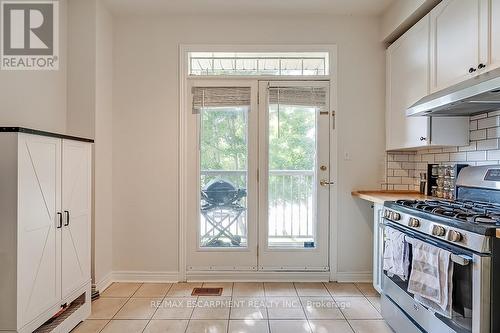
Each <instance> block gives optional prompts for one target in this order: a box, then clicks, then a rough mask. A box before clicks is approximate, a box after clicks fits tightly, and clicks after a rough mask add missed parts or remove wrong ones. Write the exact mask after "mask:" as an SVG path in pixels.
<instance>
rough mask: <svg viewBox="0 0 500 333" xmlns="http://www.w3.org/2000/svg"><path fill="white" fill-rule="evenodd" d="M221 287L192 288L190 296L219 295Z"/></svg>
mask: <svg viewBox="0 0 500 333" xmlns="http://www.w3.org/2000/svg"><path fill="white" fill-rule="evenodd" d="M220 295H222V288H194V289H193V292H192V293H191V296H220Z"/></svg>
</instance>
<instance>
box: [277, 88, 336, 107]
mask: <svg viewBox="0 0 500 333" xmlns="http://www.w3.org/2000/svg"><path fill="white" fill-rule="evenodd" d="M327 96H328V91H327V88H326V87H270V88H269V104H277V105H292V106H293V105H295V106H309V107H316V108H319V109H326V107H327V106H328V99H327Z"/></svg>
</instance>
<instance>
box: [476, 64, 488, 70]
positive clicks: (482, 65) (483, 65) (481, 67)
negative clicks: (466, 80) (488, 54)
mask: <svg viewBox="0 0 500 333" xmlns="http://www.w3.org/2000/svg"><path fill="white" fill-rule="evenodd" d="M485 67H486V65H485V64H479V66H477V68H479V69H483V68H485Z"/></svg>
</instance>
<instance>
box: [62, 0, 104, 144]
mask: <svg viewBox="0 0 500 333" xmlns="http://www.w3.org/2000/svg"><path fill="white" fill-rule="evenodd" d="M96 5H97V4H96V0H68V107H67V115H66V116H67V121H66V123H67V127H66V130H67V133H68V134H71V135H75V136H83V137H89V138H93V137H94V127H95V103H96V97H95V88H96V87H95V82H96V70H95V68H96Z"/></svg>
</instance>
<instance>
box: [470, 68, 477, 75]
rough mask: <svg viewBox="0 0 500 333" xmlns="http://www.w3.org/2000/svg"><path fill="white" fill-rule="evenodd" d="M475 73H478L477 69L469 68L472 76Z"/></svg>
mask: <svg viewBox="0 0 500 333" xmlns="http://www.w3.org/2000/svg"><path fill="white" fill-rule="evenodd" d="M475 71H477V69H475V68H474V67H471V68H469V73H471V74H472V73H474V72H475Z"/></svg>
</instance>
